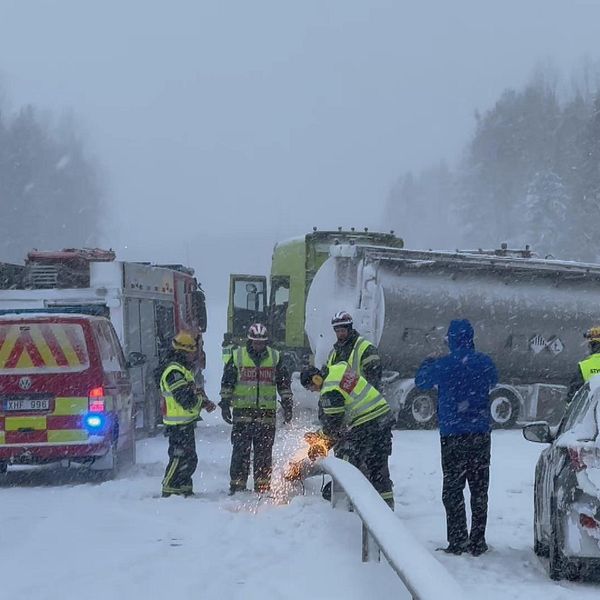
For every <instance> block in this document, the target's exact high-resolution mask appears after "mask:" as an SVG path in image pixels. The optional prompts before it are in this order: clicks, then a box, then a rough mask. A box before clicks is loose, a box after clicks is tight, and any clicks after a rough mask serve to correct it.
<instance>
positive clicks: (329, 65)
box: [0, 0, 600, 286]
mask: <svg viewBox="0 0 600 600" xmlns="http://www.w3.org/2000/svg"><path fill="white" fill-rule="evenodd" d="M599 31H600V0H598V1H591V0H588V1H577V0H569V1H564V2H563V1H553V0H520V1H514V0H496V1H493V2H491V1H485V0H454V1H449V0H436V1H433V0H432V1H427V0H421V1H417V0H415V1H412V2H408V1H404V0H395V1H392V0H389V1H384V0H363V1H360V2H359V1H354V0H297V1H295V2H292V1H291V0H290V1H285V0H272V1H261V0H239V1H237V2H232V1H227V0H210V1H208V0H207V1H203V0H193V1H192V0H190V1H183V0H180V1H177V0H170V1H166V0H165V1H162V2H159V1H153V0H135V1H134V0H102V1H95V2H91V1H86V0H54V1H50V0H45V1H42V0H37V1H35V0H12V1H9V0H0V76H1V78H2V79H1V80H2V82H3V87H4V88H5V89H6V91H7V92H8V95H9V96H10V99H11V103H12V105H13V106H19V105H21V104H23V103H25V102H32V103H34V104H36V105H39V106H43V107H49V108H52V109H56V110H57V111H60V110H62V109H64V108H73V109H74V110H75V112H76V113H77V115H78V116H79V119H80V120H81V121H82V122H83V124H84V125H85V129H86V131H87V134H88V139H89V143H88V145H89V147H90V148H92V149H93V151H94V153H95V154H96V155H97V156H98V158H99V160H100V162H101V163H102V164H103V166H104V168H105V171H106V173H107V177H108V197H109V202H110V206H111V207H112V211H113V214H114V218H113V223H115V228H114V229H112V228H111V229H110V230H109V231H107V234H106V236H105V238H106V244H107V245H112V246H113V247H116V248H117V249H118V250H119V251H121V253H122V254H123V255H126V256H129V257H132V258H138V259H150V260H180V261H183V262H186V261H191V262H193V263H194V266H196V268H197V269H198V270H199V271H203V270H204V271H205V272H208V269H209V267H208V265H207V264H206V263H207V253H206V250H207V248H209V247H210V248H213V249H215V250H216V249H218V251H219V252H220V253H221V254H223V255H227V260H224V261H223V262H222V263H219V264H218V265H217V268H218V269H219V272H220V274H221V277H223V276H224V275H225V274H226V273H228V272H229V271H230V270H239V271H241V270H247V269H252V268H253V267H254V266H255V264H256V267H257V268H259V269H263V268H265V266H266V265H267V263H268V259H269V254H270V253H269V248H270V247H271V245H272V243H273V242H274V241H276V240H278V239H281V238H282V237H287V236H290V235H298V234H301V233H303V232H305V231H307V230H308V229H310V228H311V227H312V225H318V226H319V227H322V228H328V227H335V226H337V225H338V224H339V225H345V226H350V225H356V226H361V227H362V226H364V225H368V226H371V227H377V226H382V225H383V224H382V223H381V219H382V216H381V215H382V208H383V203H384V201H385V198H386V196H387V194H388V192H389V189H390V187H391V185H392V183H393V181H394V179H395V178H396V177H397V176H398V175H399V174H401V173H402V172H404V171H406V170H407V169H418V168H421V167H423V166H425V165H427V164H428V163H431V162H433V161H437V160H439V159H441V158H445V159H448V160H449V161H452V160H454V159H455V158H456V157H457V156H458V154H459V152H460V150H461V149H462V147H463V145H464V143H465V142H466V140H467V139H468V136H469V134H470V133H471V131H472V126H473V112H474V109H475V108H479V109H485V108H487V107H489V106H490V105H491V104H492V103H493V102H494V101H495V100H496V98H497V97H498V94H499V93H500V92H501V91H502V90H503V89H504V88H506V87H510V86H515V87H518V86H520V85H522V84H523V82H524V81H525V80H526V79H527V77H528V76H529V74H530V73H531V71H532V68H533V67H534V65H535V63H536V62H537V61H538V60H540V59H545V58H547V57H551V58H553V59H554V60H555V61H556V63H557V64H558V65H559V66H560V67H563V68H565V69H567V70H568V68H569V67H570V66H571V65H572V64H573V63H574V62H575V61H576V60H578V59H579V58H580V57H581V56H583V55H585V54H589V55H590V56H591V57H593V58H598V57H599V56H600V36H599V35H598V34H599ZM243 231H251V232H258V234H260V235H261V236H262V242H261V244H262V247H257V251H256V252H253V249H252V247H249V246H251V245H250V244H249V243H243V244H236V243H235V242H236V240H240V239H241V234H240V232H243ZM399 233H400V234H401V235H402V231H399ZM215 239H216V240H217V241H215ZM227 249H229V251H227ZM155 255H159V256H155ZM214 259H215V253H212V254H211V256H210V260H211V261H212V263H213V268H215V261H214ZM238 265H239V268H238ZM211 278H212V276H209V277H208V279H209V280H210V279H211ZM214 281H215V282H216V281H217V280H216V279H214ZM221 281H222V279H219V283H218V284H216V285H219V286H220V285H221ZM223 281H224V280H223Z"/></svg>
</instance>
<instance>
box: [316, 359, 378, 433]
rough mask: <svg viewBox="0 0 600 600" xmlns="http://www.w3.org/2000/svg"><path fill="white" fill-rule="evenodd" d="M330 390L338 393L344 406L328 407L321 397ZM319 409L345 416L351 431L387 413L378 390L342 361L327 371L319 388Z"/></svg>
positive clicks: (325, 400) (324, 399)
mask: <svg viewBox="0 0 600 600" xmlns="http://www.w3.org/2000/svg"><path fill="white" fill-rule="evenodd" d="M332 391H336V392H339V393H340V394H341V395H342V396H343V397H344V406H331V405H330V404H329V402H327V399H326V398H324V397H323V395H324V394H326V393H327V392H332ZM321 406H322V408H323V412H324V413H325V414H326V415H335V414H340V413H344V422H345V424H346V425H347V426H348V427H350V428H353V427H357V426H358V425H363V424H364V423H367V422H368V421H372V420H373V419H377V418H378V417H381V416H382V415H384V414H386V413H388V412H389V411H390V406H389V404H388V403H387V400H386V399H385V398H384V397H383V395H382V394H381V393H380V392H379V390H377V389H376V388H374V387H373V386H372V385H371V384H370V383H368V382H367V380H366V379H365V378H364V377H361V376H360V375H359V374H358V373H357V372H356V371H354V369H352V368H351V367H350V366H349V365H348V363H345V362H341V363H337V364H334V365H332V366H331V367H330V368H329V373H328V374H327V377H326V378H325V381H324V382H323V387H322V388H321Z"/></svg>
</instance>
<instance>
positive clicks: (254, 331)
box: [248, 323, 269, 342]
mask: <svg viewBox="0 0 600 600" xmlns="http://www.w3.org/2000/svg"><path fill="white" fill-rule="evenodd" d="M248 339H249V340H258V341H261V342H266V341H267V340H268V339H269V336H268V334H267V328H266V327H265V326H264V325H263V324H262V323H252V325H250V327H248Z"/></svg>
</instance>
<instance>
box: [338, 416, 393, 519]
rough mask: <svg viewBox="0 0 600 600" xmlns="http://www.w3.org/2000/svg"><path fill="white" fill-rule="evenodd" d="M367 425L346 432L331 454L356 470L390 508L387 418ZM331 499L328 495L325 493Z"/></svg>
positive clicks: (390, 486) (388, 430) (389, 432)
mask: <svg viewBox="0 0 600 600" xmlns="http://www.w3.org/2000/svg"><path fill="white" fill-rule="evenodd" d="M378 421H379V419H378V420H376V421H375V422H369V423H366V424H365V425H362V426H360V427H357V428H356V429H353V430H351V431H350V432H349V434H348V435H347V437H345V438H344V440H343V441H342V442H340V443H339V444H338V445H336V447H335V449H334V454H335V456H336V457H338V458H341V459H342V460H347V461H348V462H349V463H350V464H352V465H354V466H355V467H356V468H358V469H360V470H361V472H362V473H363V475H364V476H365V477H366V478H367V479H368V480H369V481H370V483H371V485H372V486H373V487H374V488H375V489H376V490H377V491H378V492H379V494H380V495H381V497H382V498H383V499H384V500H385V501H386V502H387V504H388V505H389V506H390V507H391V508H393V507H394V493H393V489H392V488H393V485H394V484H393V483H392V479H391V477H390V469H389V465H388V459H389V456H390V455H391V453H392V429H391V425H390V424H389V422H388V419H387V417H386V418H385V420H384V422H383V423H379V422H378ZM329 494H330V495H331V492H329Z"/></svg>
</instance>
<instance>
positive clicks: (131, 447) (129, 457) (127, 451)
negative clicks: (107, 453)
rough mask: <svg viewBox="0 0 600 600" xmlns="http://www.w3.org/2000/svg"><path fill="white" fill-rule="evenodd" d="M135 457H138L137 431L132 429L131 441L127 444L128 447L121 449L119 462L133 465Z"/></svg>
mask: <svg viewBox="0 0 600 600" xmlns="http://www.w3.org/2000/svg"><path fill="white" fill-rule="evenodd" d="M135 459H136V443H135V431H134V430H132V433H131V441H130V443H129V444H128V445H127V447H126V448H124V449H123V450H122V451H121V456H120V457H119V463H120V464H122V465H127V466H133V465H135Z"/></svg>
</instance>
